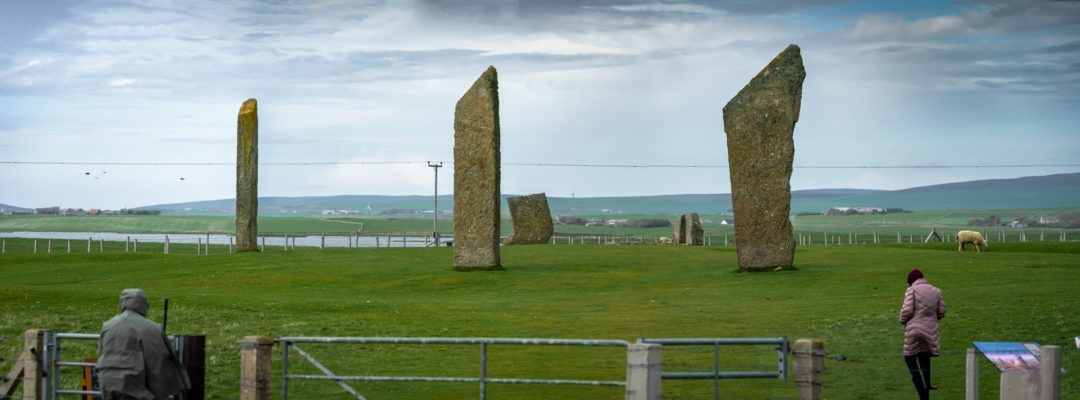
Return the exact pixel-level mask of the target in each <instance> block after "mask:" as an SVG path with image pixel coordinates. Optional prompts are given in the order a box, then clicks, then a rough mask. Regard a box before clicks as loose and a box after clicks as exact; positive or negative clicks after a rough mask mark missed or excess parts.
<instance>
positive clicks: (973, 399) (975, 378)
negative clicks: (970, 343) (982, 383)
mask: <svg viewBox="0 0 1080 400" xmlns="http://www.w3.org/2000/svg"><path fill="white" fill-rule="evenodd" d="M966 376H967V379H966V380H967V384H966V385H965V386H966V387H967V389H966V390H965V395H964V400H979V353H978V351H977V350H975V349H967V373H966Z"/></svg>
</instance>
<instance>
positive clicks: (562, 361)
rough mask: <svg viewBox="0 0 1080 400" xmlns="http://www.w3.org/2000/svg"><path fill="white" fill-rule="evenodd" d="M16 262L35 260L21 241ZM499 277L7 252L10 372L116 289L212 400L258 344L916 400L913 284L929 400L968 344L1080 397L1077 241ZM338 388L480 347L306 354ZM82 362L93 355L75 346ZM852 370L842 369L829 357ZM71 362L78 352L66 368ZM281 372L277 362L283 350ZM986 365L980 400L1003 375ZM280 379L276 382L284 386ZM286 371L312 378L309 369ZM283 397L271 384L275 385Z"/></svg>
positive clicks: (672, 384) (554, 263)
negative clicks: (402, 340) (1035, 362)
mask: <svg viewBox="0 0 1080 400" xmlns="http://www.w3.org/2000/svg"><path fill="white" fill-rule="evenodd" d="M11 241H13V240H12V239H9V246H16V247H25V244H18V243H11ZM501 254H502V264H503V266H504V267H505V268H506V270H505V271H500V272H473V273H465V272H454V271H452V268H451V267H452V265H451V263H452V258H453V256H452V249H449V248H392V249H387V248H379V249H373V248H366V249H326V250H318V249H297V250H296V251H290V252H284V251H278V250H276V249H275V250H267V251H266V252H265V253H244V254H224V253H223V252H217V253H212V254H211V255H208V256H197V255H194V248H193V247H192V249H191V251H187V250H184V249H182V245H173V251H172V254H171V255H164V254H161V253H160V252H140V253H138V254H131V253H117V252H106V253H89V254H88V253H79V252H74V253H71V254H66V253H62V254H57V253H54V254H30V253H27V252H9V253H6V254H0V304H3V307H4V308H3V310H4V311H3V313H0V335H3V336H5V337H6V338H7V340H6V341H0V357H3V358H5V359H6V361H3V362H0V372H3V373H6V372H7V370H8V369H9V368H10V365H11V364H12V363H13V361H14V360H15V359H16V358H17V355H18V354H19V352H20V351H21V344H22V343H21V337H22V333H23V332H24V331H25V330H27V329H32V328H48V329H52V330H53V331H56V332H96V331H97V330H98V329H99V327H100V324H101V322H103V321H105V320H107V319H108V318H110V317H111V316H112V315H113V314H114V313H115V312H116V309H115V307H116V301H117V296H118V294H119V293H120V290H121V289H123V288H126V287H141V288H143V289H145V290H146V292H147V294H148V296H149V297H150V299H151V307H152V311H151V314H152V315H151V317H152V318H154V319H156V320H159V321H160V319H161V305H162V300H163V299H164V298H169V299H170V310H169V321H168V327H169V331H170V333H172V334H201V335H206V337H207V342H208V346H207V347H208V349H207V369H208V370H207V392H206V395H207V398H209V399H235V398H237V397H238V392H239V390H238V385H239V383H238V377H239V353H238V348H237V341H238V340H240V339H241V338H242V337H244V336H248V335H264V336H269V337H280V336H380V337H384V336H385V337H390V336H406V337H429V336H435V337H507V338H564V339H567V338H568V339H618V340H625V341H633V340H635V339H636V338H638V337H654V338H655V337H683V338H711V337H777V336H787V337H788V338H789V339H791V340H792V341H794V340H795V339H798V338H820V339H822V340H824V341H825V347H826V349H827V351H828V352H829V358H828V360H827V362H826V367H827V370H826V371H825V373H824V375H823V390H822V394H823V397H824V398H839V399H910V398H912V397H913V396H914V393H913V392H914V389H913V388H912V385H911V383H910V378H909V377H908V374H907V371H906V369H905V367H904V365H903V359H902V356H901V354H900V350H901V340H902V334H903V331H902V328H901V326H900V325H899V323H898V322H897V313H898V311H899V307H900V301H901V300H902V294H903V291H904V289H905V287H906V283H905V277H906V274H907V272H908V270H909V269H910V268H912V267H918V268H921V269H922V270H923V271H924V272H925V274H926V276H927V278H928V279H929V280H930V281H931V282H932V283H934V284H936V285H937V286H939V287H941V288H942V290H943V291H944V293H945V300H946V302H947V303H948V306H949V310H948V316H947V317H946V318H945V319H944V320H943V321H942V338H943V351H944V354H943V355H942V357H940V358H937V359H935V361H934V362H935V364H934V375H935V380H936V384H937V385H939V386H941V390H940V391H939V392H938V393H936V394H935V397H938V398H944V399H956V398H962V397H963V393H964V365H965V350H966V349H967V348H969V347H971V342H972V341H1029V342H1038V343H1041V344H1043V345H1048V344H1056V345H1061V346H1062V347H1063V351H1062V358H1063V367H1064V368H1065V369H1066V370H1067V371H1068V373H1066V374H1064V375H1063V382H1062V388H1061V393H1062V394H1063V397H1062V398H1064V399H1080V354H1078V353H1080V352H1078V351H1077V349H1076V348H1075V346H1074V345H1073V337H1074V336H1076V335H1080V318H1077V315H1078V314H1077V310H1080V295H1078V294H1077V289H1076V288H1078V287H1080V243H1078V242H1076V241H1071V242H1065V243H1061V242H1033V243H1032V242H1029V243H995V244H993V245H992V247H991V251H990V252H986V253H974V252H965V253H958V252H957V251H956V249H955V247H953V246H952V245H951V244H947V243H946V244H942V243H939V244H932V245H923V244H903V245H895V244H890V245H864V246H828V247H825V246H813V247H800V248H799V249H798V250H797V253H796V262H795V264H796V267H797V270H794V271H784V272H776V273H755V274H740V273H738V272H737V265H736V261H735V260H736V257H735V249H734V247H733V246H732V247H719V246H713V247H686V246H655V245H624V246H611V245H589V246H566V245H557V246H551V245H541V246H510V247H503V248H502V250H501ZM303 349H304V350H306V351H308V352H309V353H312V354H313V355H314V356H315V357H316V358H318V359H319V360H320V361H322V362H323V363H325V364H326V365H327V367H328V368H330V369H331V370H333V371H334V372H336V373H338V374H342V375H358V374H364V373H392V374H397V375H411V376H416V375H452V376H475V374H476V373H477V369H478V363H477V360H478V358H479V355H478V349H477V348H475V347H453V346H433V347H430V348H418V347H408V346H389V345H387V346H360V345H336V346H328V345H305V346H303ZM67 351H69V352H70V353H72V354H71V355H70V357H71V358H81V357H84V356H92V355H93V351H92V349H91V347H89V346H88V345H73V346H72V347H71V348H70V349H69V350H67ZM840 355H843V356H844V357H843V358H845V360H843V361H840V360H836V359H835V358H834V357H838V356H840ZM65 357H67V353H65ZM274 358H275V361H280V353H279V352H278V351H277V349H276V348H275V353H274ZM488 358H489V362H490V365H489V367H488V373H489V375H491V376H496V377H518V378H563V379H602V380H621V379H624V378H625V372H624V370H623V363H624V362H625V354H624V353H623V352H622V351H621V350H618V349H612V348H607V349H585V348H579V347H571V348H539V349H537V348H518V347H500V346H496V347H495V348H492V349H491V350H490V354H489V355H488ZM774 358H775V352H774V350H773V349H771V348H755V347H745V348H724V349H722V356H721V366H722V369H725V370H730V369H740V370H742V369H754V370H758V369H761V370H768V369H770V368H772V366H773V365H774V363H775V360H774ZM664 360H665V363H664V368H665V369H668V370H681V371H688V370H698V371H707V370H708V369H709V368H710V367H711V365H712V363H713V361H712V352H711V349H698V350H694V349H686V348H668V349H665V353H664ZM980 366H981V381H982V385H981V396H982V397H983V398H996V397H997V385H998V378H997V372H996V370H994V369H993V367H992V366H991V365H990V364H989V363H988V362H985V361H982V362H981V363H980ZM279 368H280V365H276V366H275V374H278V373H279V372H277V371H278V369H279ZM290 368H291V369H295V371H298V372H299V371H307V372H310V373H314V369H313V368H311V367H310V366H307V365H306V362H305V361H303V360H302V359H301V358H300V357H295V356H293V357H291V358H290ZM274 379H275V382H274V385H273V386H272V389H273V391H274V394H273V395H274V396H278V395H279V390H280V382H279V378H278V376H276V375H275V377H274ZM353 386H354V387H356V388H357V389H358V390H359V391H360V392H361V393H362V394H364V395H365V396H367V398H372V399H377V398H476V397H477V393H478V388H477V385H475V384H452V383H378V384H371V383H354V384H353ZM712 389H713V386H712V383H711V382H710V381H670V380H665V381H664V392H665V399H700V398H712ZM720 391H721V397H722V398H725V399H795V398H797V393H796V390H795V383H794V381H793V380H789V381H787V382H784V381H780V380H772V379H764V380H763V379H757V380H726V381H722V382H721V383H720ZM289 395H290V398H294V399H318V398H346V397H344V396H346V395H345V394H344V393H343V392H342V390H341V389H340V388H339V387H338V386H337V385H336V384H334V383H333V382H323V381H320V382H310V383H296V384H294V385H292V386H291V389H290V393H289ZM488 398H489V399H531V398H532V399H549V398H560V399H595V398H612V399H614V398H622V391H621V389H619V388H610V387H571V388H552V387H547V386H536V385H527V386H515V385H498V384H493V385H489V387H488Z"/></svg>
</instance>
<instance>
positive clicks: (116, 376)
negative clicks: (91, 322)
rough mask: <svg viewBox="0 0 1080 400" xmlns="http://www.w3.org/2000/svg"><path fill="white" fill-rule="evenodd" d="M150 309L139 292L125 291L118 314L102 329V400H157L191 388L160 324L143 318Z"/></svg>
mask: <svg viewBox="0 0 1080 400" xmlns="http://www.w3.org/2000/svg"><path fill="white" fill-rule="evenodd" d="M149 308H150V305H149V303H148V302H147V301H146V295H145V294H144V293H143V291H142V290H141V289H125V290H124V291H123V292H122V293H121V294H120V314H119V315H117V316H115V317H113V318H112V319H110V320H108V321H106V322H105V323H104V324H102V326H101V340H100V341H99V342H98V347H97V353H98V361H97V373H98V382H99V383H100V385H101V391H102V394H103V395H104V399H105V400H116V399H138V400H157V399H164V398H167V397H169V396H171V395H174V394H177V393H180V392H181V391H183V390H186V389H189V388H191V382H190V380H189V379H188V375H187V370H186V369H185V368H184V366H183V365H182V364H181V363H180V359H179V358H177V356H176V353H175V352H174V351H173V348H172V342H170V341H169V339H168V338H167V337H166V336H165V332H164V331H162V329H161V325H158V324H157V323H154V322H153V321H150V320H149V319H146V313H147V311H148V310H149Z"/></svg>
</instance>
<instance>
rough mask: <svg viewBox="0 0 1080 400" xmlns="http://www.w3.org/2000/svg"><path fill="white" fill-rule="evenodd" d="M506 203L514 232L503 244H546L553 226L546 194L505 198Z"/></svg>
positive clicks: (549, 239) (553, 228)
mask: <svg viewBox="0 0 1080 400" xmlns="http://www.w3.org/2000/svg"><path fill="white" fill-rule="evenodd" d="M506 203H507V204H508V205H509V206H510V221H512V222H513V223H514V232H513V233H511V234H510V237H508V238H506V241H505V242H503V244H505V245H511V244H546V243H548V242H549V241H551V235H552V234H554V233H555V226H554V225H553V224H552V223H551V209H550V208H548V202H547V195H546V194H544V193H536V194H530V195H528V196H519V197H511V198H508V199H506Z"/></svg>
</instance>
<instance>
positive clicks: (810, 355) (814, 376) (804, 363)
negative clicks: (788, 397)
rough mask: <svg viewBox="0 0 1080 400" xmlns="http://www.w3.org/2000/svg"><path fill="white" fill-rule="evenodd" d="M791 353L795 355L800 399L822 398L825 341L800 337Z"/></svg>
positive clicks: (796, 378) (816, 399) (813, 399)
mask: <svg viewBox="0 0 1080 400" xmlns="http://www.w3.org/2000/svg"><path fill="white" fill-rule="evenodd" d="M791 353H792V354H794V355H795V366H794V367H795V386H796V387H798V389H799V400H820V399H821V372H822V371H824V370H825V342H824V341H822V340H819V339H799V340H796V341H795V347H794V348H792V350H791Z"/></svg>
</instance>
